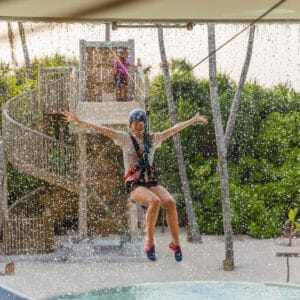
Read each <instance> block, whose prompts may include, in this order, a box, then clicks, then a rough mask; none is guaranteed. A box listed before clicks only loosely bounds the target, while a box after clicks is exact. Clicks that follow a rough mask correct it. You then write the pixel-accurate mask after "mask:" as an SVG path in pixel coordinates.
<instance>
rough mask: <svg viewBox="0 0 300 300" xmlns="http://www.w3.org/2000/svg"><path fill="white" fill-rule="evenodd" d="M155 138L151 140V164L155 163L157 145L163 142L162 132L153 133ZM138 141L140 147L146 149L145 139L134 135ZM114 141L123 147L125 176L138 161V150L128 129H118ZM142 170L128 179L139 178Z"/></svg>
mask: <svg viewBox="0 0 300 300" xmlns="http://www.w3.org/2000/svg"><path fill="white" fill-rule="evenodd" d="M152 135H153V138H152V141H151V147H150V148H149V164H150V165H152V164H153V159H154V152H155V149H156V148H157V147H159V146H160V144H161V142H162V133H161V132H159V133H153V134H152ZM134 137H135V139H136V141H137V142H138V144H139V147H140V149H141V150H142V151H144V143H143V139H139V138H138V137H136V136H134ZM113 141H114V143H115V144H116V145H118V146H120V147H121V148H122V151H123V162H124V169H125V176H126V174H127V173H128V172H129V171H130V170H131V169H132V168H133V167H134V166H136V164H137V162H138V156H137V153H136V150H135V148H134V145H133V142H132V140H131V137H130V134H129V133H128V132H126V131H117V136H116V138H115V139H113ZM140 172H141V171H137V172H136V173H135V174H133V175H132V176H131V177H130V178H128V179H127V181H128V180H134V177H135V178H138V177H139V175H140Z"/></svg>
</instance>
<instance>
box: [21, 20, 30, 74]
mask: <svg viewBox="0 0 300 300" xmlns="http://www.w3.org/2000/svg"><path fill="white" fill-rule="evenodd" d="M18 26H19V34H20V38H21V43H22V48H23V54H24V60H25V69H26V76H27V77H28V78H32V74H31V67H30V59H29V54H28V48H27V44H26V37H25V30H24V26H23V23H22V22H18Z"/></svg>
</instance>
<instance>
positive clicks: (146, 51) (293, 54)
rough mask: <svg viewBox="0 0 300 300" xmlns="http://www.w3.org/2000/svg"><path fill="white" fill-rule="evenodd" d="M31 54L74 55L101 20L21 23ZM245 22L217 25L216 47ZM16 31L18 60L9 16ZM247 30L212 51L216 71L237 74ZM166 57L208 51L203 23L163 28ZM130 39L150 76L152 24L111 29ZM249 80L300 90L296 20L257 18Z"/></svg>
mask: <svg viewBox="0 0 300 300" xmlns="http://www.w3.org/2000/svg"><path fill="white" fill-rule="evenodd" d="M24 26H25V30H26V32H27V34H26V37H27V44H28V51H29V56H30V58H33V57H43V56H45V55H53V54H54V53H55V52H58V53H60V54H64V55H67V56H76V57H79V40H80V39H85V40H87V41H103V40H105V26H104V25H103V24H64V23H62V24H58V23H46V24H45V23H25V24H24ZM245 26H246V25H245V24H235V25H233V24H232V25H231V24H219V25H216V45H217V47H218V46H220V45H222V44H223V43H224V42H226V41H227V40H229V39H230V38H231V37H232V36H233V35H235V34H236V33H237V32H240V31H241V30H242V29H243V28H245ZM12 27H13V30H14V35H15V49H16V56H17V60H18V61H19V62H20V63H21V62H22V61H23V54H22V48H21V44H20V39H19V35H18V31H17V23H16V22H12ZM248 33H249V31H248V30H246V31H245V32H243V33H242V34H241V35H239V36H238V37H237V38H236V39H234V40H233V41H232V42H230V43H229V44H228V45H226V46H225V47H223V48H222V49H221V50H220V51H219V52H218V54H217V68H218V72H222V73H226V74H228V75H230V76H231V77H232V78H233V79H234V80H235V81H237V80H238V79H239V76H240V73H241V69H242V66H243V63H244V59H245V54H246V47H247V40H248ZM164 37H165V46H166V53H167V57H168V59H170V58H186V60H187V61H188V62H190V63H192V65H195V64H197V63H198V62H199V61H201V60H202V59H203V58H205V57H206V56H207V54H208V50H207V48H208V47H207V27H206V25H195V26H194V29H193V30H192V31H187V30H186V29H174V28H172V29H164ZM128 39H134V41H135V57H136V58H137V57H140V58H141V60H142V63H143V65H144V66H148V65H151V66H152V72H151V76H154V75H156V74H157V72H159V65H160V54H159V47H158V37H157V29H148V28H147V29H145V28H143V29H137V28H130V29H128V28H121V29H118V30H117V31H112V32H111V40H112V41H126V40H128ZM10 57H11V52H10V46H9V43H8V39H7V23H6V22H0V59H1V60H2V61H6V62H9V61H10ZM207 62H208V61H207V60H206V61H205V62H203V63H202V64H200V65H199V66H198V67H196V68H195V75H197V76H198V77H200V78H208V63H207ZM247 78H248V81H254V80H255V81H257V82H258V83H259V84H261V85H263V86H266V87H271V86H273V85H276V84H278V83H287V84H290V85H291V86H292V87H293V88H295V89H296V90H297V91H300V24H288V23H287V24H259V25H257V27H256V32H255V41H254V48H253V54H252V61H251V64H250V68H249V73H248V77H247Z"/></svg>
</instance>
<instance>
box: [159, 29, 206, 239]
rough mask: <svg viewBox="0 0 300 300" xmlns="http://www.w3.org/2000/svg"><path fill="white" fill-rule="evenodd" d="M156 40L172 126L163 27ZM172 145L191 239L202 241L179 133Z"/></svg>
mask: <svg viewBox="0 0 300 300" xmlns="http://www.w3.org/2000/svg"><path fill="white" fill-rule="evenodd" d="M158 42H159V49H160V56H161V61H162V66H163V72H164V79H165V84H166V93H167V99H168V107H169V114H170V121H171V125H172V126H174V125H175V124H176V123H177V117H176V111H175V104H174V98H173V89H172V85H171V77H170V73H169V67H168V61H167V56H166V51H165V45H164V36H163V29H162V28H161V27H160V28H158ZM174 145H175V149H176V154H177V162H178V167H179V175H180V179H181V184H182V191H183V194H184V199H185V205H186V208H187V216H188V222H189V226H190V230H191V237H192V241H193V242H198V243H201V242H202V241H201V235H200V232H199V226H198V223H197V220H196V217H195V212H194V208H193V201H192V197H191V193H190V188H189V184H188V179H187V174H186V169H185V164H184V159H183V153H182V146H181V141H180V135H179V134H176V135H175V136H174Z"/></svg>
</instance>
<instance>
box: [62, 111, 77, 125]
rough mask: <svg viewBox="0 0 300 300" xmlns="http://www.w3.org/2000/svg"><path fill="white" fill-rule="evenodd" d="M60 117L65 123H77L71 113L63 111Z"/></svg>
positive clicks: (73, 114)
mask: <svg viewBox="0 0 300 300" xmlns="http://www.w3.org/2000/svg"><path fill="white" fill-rule="evenodd" d="M62 117H63V120H64V121H66V122H72V123H75V122H78V121H79V118H78V117H77V115H76V114H75V113H74V112H72V111H64V112H63V113H62Z"/></svg>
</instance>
